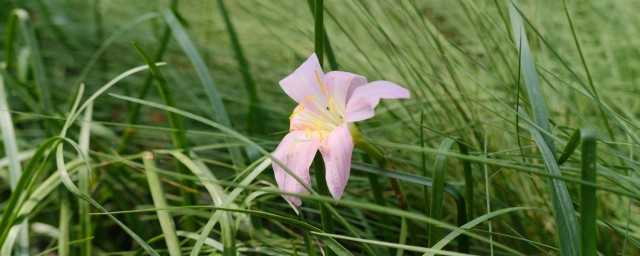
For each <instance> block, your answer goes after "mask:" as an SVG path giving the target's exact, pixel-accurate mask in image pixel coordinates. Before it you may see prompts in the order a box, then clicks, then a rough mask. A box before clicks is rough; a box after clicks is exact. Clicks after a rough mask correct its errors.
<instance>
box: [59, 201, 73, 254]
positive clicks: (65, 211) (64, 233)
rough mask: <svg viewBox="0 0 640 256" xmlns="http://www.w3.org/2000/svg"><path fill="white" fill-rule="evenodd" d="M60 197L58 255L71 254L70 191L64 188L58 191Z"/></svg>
mask: <svg viewBox="0 0 640 256" xmlns="http://www.w3.org/2000/svg"><path fill="white" fill-rule="evenodd" d="M57 194H58V197H59V198H60V211H59V213H60V214H59V216H58V231H59V232H60V233H59V235H58V255H70V250H69V249H70V246H69V233H70V232H69V230H70V227H69V222H70V221H71V206H70V203H69V196H68V193H67V192H66V191H64V190H62V189H59V190H58V191H57Z"/></svg>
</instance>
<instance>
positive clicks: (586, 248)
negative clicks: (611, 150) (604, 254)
mask: <svg viewBox="0 0 640 256" xmlns="http://www.w3.org/2000/svg"><path fill="white" fill-rule="evenodd" d="M580 137H581V140H582V179H583V180H584V181H587V182H592V183H595V182H596V175H597V173H596V160H597V156H596V145H597V144H596V138H597V135H596V131H595V130H593V129H591V128H587V129H583V130H582V132H581V136H580ZM580 189H581V190H580V199H581V204H580V233H581V234H580V244H581V246H580V248H581V250H580V255H583V256H595V255H597V254H598V250H597V248H596V245H597V239H596V231H597V230H596V208H597V205H598V202H597V197H596V188H595V187H592V186H585V185H582V186H581V188H580Z"/></svg>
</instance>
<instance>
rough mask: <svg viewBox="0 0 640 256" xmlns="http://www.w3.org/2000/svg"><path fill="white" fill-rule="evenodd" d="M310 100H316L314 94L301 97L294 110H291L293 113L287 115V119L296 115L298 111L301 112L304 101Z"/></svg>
mask: <svg viewBox="0 0 640 256" xmlns="http://www.w3.org/2000/svg"><path fill="white" fill-rule="evenodd" d="M310 100H312V101H315V100H316V97H315V96H311V97H306V98H304V99H302V100H301V101H300V104H298V107H297V108H296V110H294V111H293V114H291V115H290V116H289V119H292V118H293V117H294V116H296V115H297V114H300V113H301V112H302V110H304V105H303V104H304V103H305V102H307V101H310Z"/></svg>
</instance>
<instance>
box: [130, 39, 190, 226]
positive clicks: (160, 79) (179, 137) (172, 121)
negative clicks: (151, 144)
mask: <svg viewBox="0 0 640 256" xmlns="http://www.w3.org/2000/svg"><path fill="white" fill-rule="evenodd" d="M131 44H132V45H133V47H134V48H135V49H136V51H137V52H138V54H140V57H142V59H143V60H144V62H145V63H146V64H147V66H149V72H151V75H152V76H153V79H154V80H155V81H156V85H157V86H158V91H159V93H160V98H161V99H162V103H164V104H165V105H167V106H170V107H174V108H177V105H176V100H175V98H174V97H173V93H172V92H171V88H170V87H169V84H168V83H167V80H166V79H165V78H164V75H163V74H162V71H160V69H159V68H158V67H157V66H156V64H155V61H154V60H153V59H151V57H150V56H149V55H148V54H147V53H146V52H145V51H144V50H143V49H142V48H141V47H140V45H138V44H137V43H135V42H134V43H131ZM167 116H168V117H169V126H171V128H172V132H171V139H172V140H173V145H174V146H175V147H176V148H179V149H181V150H183V151H184V152H188V151H189V143H188V142H187V135H186V133H185V128H184V122H183V121H182V117H180V115H178V114H176V113H172V112H169V111H167ZM176 169H177V170H178V173H182V174H184V173H187V172H188V171H187V170H185V167H184V166H183V165H182V164H178V165H177V168H176ZM181 182H182V183H183V184H184V185H185V186H187V187H194V183H193V182H192V181H190V180H186V179H183V180H182V181H181ZM181 194H182V197H183V199H184V202H183V203H184V204H185V205H195V204H197V202H198V198H197V195H196V194H195V193H190V192H187V191H185V190H181ZM194 225H195V224H194V223H193V220H191V219H189V220H185V226H186V227H187V228H193V227H194Z"/></svg>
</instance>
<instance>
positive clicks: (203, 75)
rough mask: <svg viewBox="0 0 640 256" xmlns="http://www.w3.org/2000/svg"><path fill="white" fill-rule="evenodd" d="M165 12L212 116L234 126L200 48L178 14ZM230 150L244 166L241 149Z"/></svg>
mask: <svg viewBox="0 0 640 256" xmlns="http://www.w3.org/2000/svg"><path fill="white" fill-rule="evenodd" d="M163 14H164V17H165V20H166V21H167V25H169V27H170V28H171V31H172V32H173V36H174V38H175V39H176V41H178V44H180V46H181V47H182V49H183V50H184V52H185V54H187V57H188V58H189V60H190V61H191V63H192V64H193V66H194V68H195V69H196V72H197V73H198V77H199V78H200V81H201V82H202V85H203V86H204V89H205V91H206V92H207V96H208V97H209V101H210V103H211V105H212V106H213V108H214V110H215V111H216V112H217V114H216V115H213V116H212V118H213V119H214V120H217V121H218V122H219V123H220V124H222V125H224V126H225V127H232V126H231V121H230V120H229V115H228V114H227V111H226V109H225V107H224V104H223V102H222V97H220V92H218V88H217V87H216V84H215V82H214V81H213V77H212V76H211V73H210V72H209V70H208V69H207V65H206V64H205V63H204V60H203V59H202V56H200V53H198V50H197V49H196V47H195V45H194V44H193V42H191V39H190V38H189V35H187V32H186V31H185V29H184V27H183V26H182V25H181V24H180V22H179V21H178V18H176V15H175V14H174V13H173V12H171V11H169V10H166V11H164V12H163ZM230 144H231V143H230ZM229 152H230V154H231V161H232V162H233V164H234V165H235V166H237V167H239V168H242V167H243V166H244V160H243V156H242V153H241V152H240V149H238V148H237V147H229Z"/></svg>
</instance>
